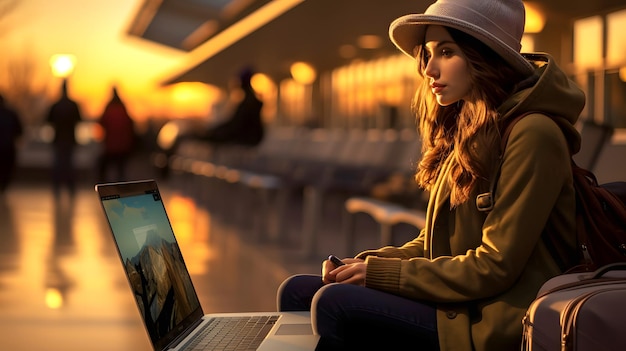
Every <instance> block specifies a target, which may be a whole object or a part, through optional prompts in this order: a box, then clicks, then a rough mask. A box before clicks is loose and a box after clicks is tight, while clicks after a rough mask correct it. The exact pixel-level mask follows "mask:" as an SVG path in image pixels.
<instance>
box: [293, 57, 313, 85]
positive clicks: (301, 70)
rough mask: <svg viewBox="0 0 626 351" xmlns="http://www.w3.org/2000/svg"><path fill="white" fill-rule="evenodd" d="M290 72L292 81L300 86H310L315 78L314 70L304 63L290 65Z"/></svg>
mask: <svg viewBox="0 0 626 351" xmlns="http://www.w3.org/2000/svg"><path fill="white" fill-rule="evenodd" d="M290 71H291V76H292V77H293V79H294V80H295V81H296V82H298V83H300V84H304V85H308V84H311V83H313V82H314V81H315V78H317V72H315V68H313V67H312V66H311V65H310V64H308V63H306V62H296V63H294V64H292V65H291V69H290Z"/></svg>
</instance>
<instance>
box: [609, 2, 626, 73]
mask: <svg viewBox="0 0 626 351" xmlns="http://www.w3.org/2000/svg"><path fill="white" fill-rule="evenodd" d="M606 20H607V42H606V45H607V55H606V59H607V65H608V66H609V67H621V66H626V10H621V11H617V12H613V13H611V14H609V15H608V16H607V17H606Z"/></svg>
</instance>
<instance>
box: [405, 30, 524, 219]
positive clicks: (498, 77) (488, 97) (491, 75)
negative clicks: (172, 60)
mask: <svg viewBox="0 0 626 351" xmlns="http://www.w3.org/2000/svg"><path fill="white" fill-rule="evenodd" d="M446 29H447V30H448V33H450V36H451V37H452V39H453V40H454V41H455V42H456V44H457V45H458V46H459V47H460V49H461V51H462V52H463V54H464V56H465V58H466V60H467V65H468V69H469V72H470V80H471V91H470V95H469V98H468V99H467V100H465V101H459V102H457V103H455V104H452V105H449V106H440V105H439V104H438V103H437V101H436V98H435V96H434V94H433V93H432V92H431V90H430V86H429V79H428V78H427V77H426V76H425V75H424V70H425V67H426V64H427V61H426V60H427V59H426V55H425V50H424V47H423V46H418V47H416V49H415V57H416V63H417V71H418V74H419V75H420V76H421V77H422V79H421V81H422V83H421V84H420V85H419V87H418V89H417V91H416V93H415V97H414V99H413V105H412V107H413V111H414V112H415V114H416V117H417V126H418V131H419V133H420V135H421V137H422V140H423V143H422V158H421V160H420V162H419V164H418V166H417V171H416V174H415V180H416V182H417V183H418V184H419V185H420V186H421V187H423V188H424V189H427V190H430V188H431V186H432V185H433V184H434V182H435V181H436V179H437V176H438V174H439V173H440V172H441V171H442V165H443V163H444V161H445V160H446V159H448V157H452V160H451V162H452V164H451V173H450V179H448V182H449V184H450V188H451V191H452V193H451V197H450V205H451V206H452V207H456V206H458V205H460V204H462V203H464V202H466V201H467V200H468V199H469V198H470V195H471V194H472V191H473V189H474V188H475V187H477V186H478V185H479V184H480V183H481V182H482V184H485V183H487V182H488V179H489V176H490V175H491V173H492V171H493V169H494V168H495V166H496V162H497V161H498V158H499V156H500V147H499V145H500V133H499V130H498V125H499V121H500V118H501V116H500V114H499V113H498V111H497V108H498V106H500V105H501V104H502V103H503V102H504V101H505V100H506V98H507V97H509V96H510V95H511V94H512V93H513V92H514V91H515V90H516V85H517V83H518V82H520V81H522V79H524V78H525V77H523V76H522V75H521V74H520V73H517V72H516V71H515V70H514V69H513V68H512V67H511V66H510V65H509V64H508V63H506V62H505V61H504V60H503V59H502V58H501V57H500V56H499V55H498V54H496V53H495V52H494V51H493V50H491V49H490V48H489V47H487V46H486V45H485V44H483V43H482V42H480V41H479V40H477V39H475V38H474V37H472V36H470V35H468V34H465V33H463V32H461V31H459V30H456V29H453V28H446Z"/></svg>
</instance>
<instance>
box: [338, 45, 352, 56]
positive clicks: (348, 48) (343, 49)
mask: <svg viewBox="0 0 626 351" xmlns="http://www.w3.org/2000/svg"><path fill="white" fill-rule="evenodd" d="M339 56H340V57H342V58H345V59H351V58H353V57H355V56H356V48H355V47H354V45H350V44H346V45H341V46H340V47H339Z"/></svg>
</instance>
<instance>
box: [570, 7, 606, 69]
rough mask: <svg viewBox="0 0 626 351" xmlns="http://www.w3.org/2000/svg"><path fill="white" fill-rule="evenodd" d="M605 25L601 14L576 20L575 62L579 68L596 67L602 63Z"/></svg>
mask: <svg viewBox="0 0 626 351" xmlns="http://www.w3.org/2000/svg"><path fill="white" fill-rule="evenodd" d="M603 27H604V23H603V20H602V17H601V16H593V17H587V18H583V19H580V20H577V21H576V22H574V64H575V65H576V67H577V68H578V69H581V70H582V69H595V68H597V67H599V66H600V65H601V64H602V62H603V57H602V51H603V45H602V43H603V40H602V38H603V32H604V28H603Z"/></svg>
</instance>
